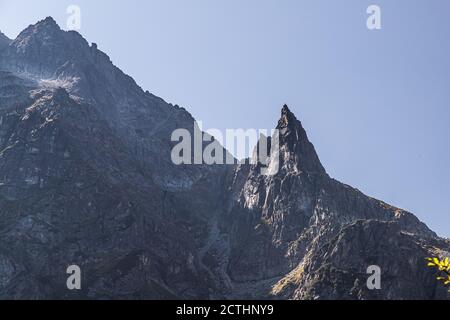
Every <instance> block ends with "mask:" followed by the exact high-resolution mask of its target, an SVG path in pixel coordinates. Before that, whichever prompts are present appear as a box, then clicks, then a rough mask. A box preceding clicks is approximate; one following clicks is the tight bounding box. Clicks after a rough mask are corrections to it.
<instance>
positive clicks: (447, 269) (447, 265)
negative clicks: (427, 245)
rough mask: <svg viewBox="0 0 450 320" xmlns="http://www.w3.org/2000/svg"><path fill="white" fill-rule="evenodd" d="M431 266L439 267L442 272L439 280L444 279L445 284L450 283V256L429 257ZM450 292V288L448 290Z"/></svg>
mask: <svg viewBox="0 0 450 320" xmlns="http://www.w3.org/2000/svg"><path fill="white" fill-rule="evenodd" d="M426 260H427V261H428V266H429V267H430V268H437V269H438V270H439V271H440V272H441V276H439V277H437V280H438V281H442V282H443V283H444V286H447V285H449V284H450V261H449V258H445V259H444V260H439V259H438V258H427V259H426ZM448 291H449V292H450V289H449V290H448Z"/></svg>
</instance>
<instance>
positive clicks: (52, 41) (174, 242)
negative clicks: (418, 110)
mask: <svg viewBox="0 0 450 320" xmlns="http://www.w3.org/2000/svg"><path fill="white" fill-rule="evenodd" d="M178 128H185V129H187V130H189V131H191V132H192V131H193V129H194V119H193V118H192V116H191V115H190V114H189V113H188V112H187V111H186V110H184V109H183V108H180V107H178V106H173V105H171V104H168V103H166V102H165V101H163V100H162V99H160V98H158V97H155V96H154V95H152V94H150V93H148V92H144V91H143V90H142V89H141V88H140V87H139V86H138V85H137V84H136V83H135V82H134V80H133V79H132V78H130V77H129V76H127V75H125V74H124V73H123V72H122V71H120V70H119V69H118V68H117V67H115V66H114V65H113V64H112V63H111V61H110V59H109V58H108V57H107V55H106V54H104V53H103V52H101V51H100V50H98V48H97V46H96V45H95V44H92V45H89V44H88V43H87V41H86V40H84V39H83V38H82V37H81V36H80V35H79V34H78V33H76V32H64V31H62V30H60V28H59V27H58V26H57V24H56V23H55V21H54V20H53V19H51V18H47V19H45V20H42V21H40V22H38V23H37V24H35V25H31V26H29V27H28V28H27V29H25V30H24V31H23V32H22V33H21V34H20V35H19V36H18V37H17V38H16V39H14V40H9V39H7V38H6V37H2V36H0V297H1V298H7V299H11V298H24V299H36V298H38V299H49V298H61V299H63V298H68V299H70V298H90V299H95V298H97V299H98V298H105V299H122V298H123V299H127V298H136V299H148V298H151V299H164V298H188V299H199V298H203V299H207V298H210V299H214V298H246V299H248V298H275V299H278V298H280V299H340V298H343V299H388V298H399V299H417V298H425V299H433V298H445V297H446V292H445V290H444V289H443V288H442V287H440V285H439V283H437V282H436V281H435V279H434V277H435V275H434V274H433V272H432V271H430V270H428V269H426V268H425V265H424V262H423V259H424V258H426V257H427V256H432V255H441V256H444V255H449V251H450V244H449V243H448V241H445V240H443V239H440V238H438V237H437V236H436V235H435V234H434V233H433V232H432V231H430V230H429V229H428V228H427V227H426V226H425V225H424V224H423V223H421V222H420V221H419V220H418V219H417V218H416V217H414V216H413V215H412V214H410V213H408V212H405V211H403V210H401V209H398V208H394V207H392V206H389V205H387V204H385V203H383V202H381V201H378V200H375V199H372V198H369V197H367V196H365V195H363V194H362V193H361V192H359V191H358V190H355V189H353V188H351V187H349V186H346V185H343V184H341V183H339V182H338V181H335V180H333V179H332V178H330V177H329V176H328V175H327V173H326V171H325V169H324V168H323V166H322V164H321V163H320V161H319V157H318V156H317V154H316V152H315V150H314V147H313V145H312V144H311V143H310V142H309V140H308V138H307V135H306V132H305V130H304V129H303V127H302V125H301V123H300V121H298V120H297V119H296V117H295V116H294V115H293V114H292V113H291V112H290V110H289V109H288V107H287V106H285V107H284V108H283V110H282V115H281V119H280V121H279V123H278V126H277V128H278V129H279V130H280V170H279V172H278V173H277V174H276V175H274V176H266V175H262V174H261V172H260V170H261V165H249V164H241V165H237V166H218V165H214V166H207V165H182V166H176V165H174V164H173V163H172V161H171V157H170V152H171V150H172V147H173V143H172V142H171V141H170V136H171V133H172V132H173V131H174V130H175V129H178ZM269 165H270V164H269ZM71 264H77V265H79V266H80V267H81V269H82V271H83V289H82V290H81V291H75V292H73V291H69V290H67V288H66V278H67V275H66V273H65V271H66V268H67V266H68V265H71ZM373 264H375V265H379V266H380V267H381V268H382V271H383V274H382V279H383V280H382V281H383V282H382V283H383V288H382V290H379V291H370V290H368V289H367V287H366V285H365V281H366V279H367V275H366V268H367V267H368V266H369V265H373Z"/></svg>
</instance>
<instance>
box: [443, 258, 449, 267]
mask: <svg viewBox="0 0 450 320" xmlns="http://www.w3.org/2000/svg"><path fill="white" fill-rule="evenodd" d="M448 262H449V261H448V258H445V260H444V266H446V267H448Z"/></svg>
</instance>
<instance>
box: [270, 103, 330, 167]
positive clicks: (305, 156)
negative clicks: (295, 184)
mask: <svg viewBox="0 0 450 320" xmlns="http://www.w3.org/2000/svg"><path fill="white" fill-rule="evenodd" d="M277 129H278V130H279V134H280V156H281V159H280V160H281V164H282V165H283V167H285V168H287V169H288V170H290V171H292V170H294V171H297V172H307V173H320V174H325V173H326V172H325V169H324V168H323V166H322V164H321V163H320V160H319V157H318V155H317V153H316V150H315V148H314V146H313V144H312V143H311V142H310V141H309V139H308V136H307V134H306V131H305V129H304V128H303V125H302V123H301V122H300V121H299V120H298V119H297V117H296V116H295V114H294V113H293V112H291V110H290V109H289V107H288V106H287V105H284V106H283V108H282V109H281V118H280V120H279V121H278V126H277Z"/></svg>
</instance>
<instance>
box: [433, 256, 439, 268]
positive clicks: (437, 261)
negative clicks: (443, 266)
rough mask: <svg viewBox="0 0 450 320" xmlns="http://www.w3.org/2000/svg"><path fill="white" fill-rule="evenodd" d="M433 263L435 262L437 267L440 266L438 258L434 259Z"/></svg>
mask: <svg viewBox="0 0 450 320" xmlns="http://www.w3.org/2000/svg"><path fill="white" fill-rule="evenodd" d="M433 262H434V264H435V265H437V266H438V265H439V264H440V261H439V259H438V258H433Z"/></svg>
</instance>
